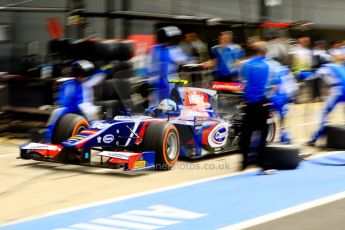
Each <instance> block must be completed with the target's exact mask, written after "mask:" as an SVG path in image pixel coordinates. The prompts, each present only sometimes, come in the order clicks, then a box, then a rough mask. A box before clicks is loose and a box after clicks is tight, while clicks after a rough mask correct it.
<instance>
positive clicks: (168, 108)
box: [158, 99, 177, 113]
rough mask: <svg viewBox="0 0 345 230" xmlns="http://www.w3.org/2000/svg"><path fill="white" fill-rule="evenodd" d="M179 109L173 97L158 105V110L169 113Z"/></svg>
mask: <svg viewBox="0 0 345 230" xmlns="http://www.w3.org/2000/svg"><path fill="white" fill-rule="evenodd" d="M175 110H177V105H176V103H175V102H174V101H173V100H171V99H164V100H163V101H161V102H160V103H159V105H158V112H160V113H168V112H172V111H175Z"/></svg>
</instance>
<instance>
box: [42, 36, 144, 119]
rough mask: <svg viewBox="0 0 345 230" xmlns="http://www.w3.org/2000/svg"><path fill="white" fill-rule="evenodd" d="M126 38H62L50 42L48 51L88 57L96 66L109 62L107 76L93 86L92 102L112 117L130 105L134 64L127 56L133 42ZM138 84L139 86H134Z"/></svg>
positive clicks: (70, 57) (74, 57) (65, 57)
mask: <svg viewBox="0 0 345 230" xmlns="http://www.w3.org/2000/svg"><path fill="white" fill-rule="evenodd" d="M133 45H134V44H133V42H132V41H129V40H101V39H82V40H76V41H73V40H71V39H68V38H61V39H56V40H52V41H50V42H49V45H48V47H49V53H51V54H52V53H54V54H55V55H58V56H60V57H61V58H62V59H63V60H70V61H68V62H69V63H71V61H74V60H88V61H91V62H92V63H94V64H95V66H96V68H100V67H102V66H103V65H107V64H112V66H113V68H112V70H111V72H110V73H109V74H108V75H107V77H106V80H105V81H104V82H103V83H101V84H100V85H98V86H96V87H95V90H94V92H95V94H94V95H95V104H96V105H99V106H101V107H102V114H105V113H106V114H107V116H108V117H113V116H114V115H116V114H118V113H119V112H120V111H121V110H123V109H124V108H132V107H133V103H132V100H131V98H132V96H131V95H132V94H134V92H133V85H134V84H135V83H136V82H137V81H136V80H135V78H134V71H133V66H132V64H131V63H130V62H129V59H131V58H132V56H133V53H134V52H133V51H134V46H133ZM135 88H139V89H140V87H135Z"/></svg>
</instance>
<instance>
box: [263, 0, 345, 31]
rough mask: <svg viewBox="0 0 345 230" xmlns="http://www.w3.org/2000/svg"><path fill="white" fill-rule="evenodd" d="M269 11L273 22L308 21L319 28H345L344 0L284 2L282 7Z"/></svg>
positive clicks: (284, 0)
mask: <svg viewBox="0 0 345 230" xmlns="http://www.w3.org/2000/svg"><path fill="white" fill-rule="evenodd" d="M269 9H270V10H269V15H270V16H271V17H272V20H279V19H280V20H291V21H298V20H307V21H311V22H314V23H316V24H318V25H319V26H335V27H340V26H344V20H345V16H344V12H345V1H343V0H327V1H324V0H300V1H294V0H283V1H282V5H280V6H273V7H270V8H269Z"/></svg>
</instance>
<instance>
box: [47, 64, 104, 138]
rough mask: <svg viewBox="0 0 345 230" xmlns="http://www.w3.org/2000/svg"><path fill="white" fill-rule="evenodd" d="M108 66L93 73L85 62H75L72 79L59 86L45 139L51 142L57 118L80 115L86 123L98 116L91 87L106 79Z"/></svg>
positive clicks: (92, 69) (91, 67)
mask: <svg viewBox="0 0 345 230" xmlns="http://www.w3.org/2000/svg"><path fill="white" fill-rule="evenodd" d="M109 68H110V66H104V67H102V68H101V70H99V71H97V72H96V73H94V74H92V73H93V72H94V71H95V67H94V65H93V64H92V63H91V62H89V61H86V60H81V61H76V62H74V63H73V64H72V66H71V75H72V76H73V77H74V78H73V79H69V80H67V81H65V82H63V83H62V84H61V85H60V86H59V92H58V96H57V103H58V105H59V106H60V107H59V108H57V109H55V110H53V112H52V113H51V115H50V117H49V120H48V122H47V129H48V131H47V132H46V135H45V138H46V139H47V140H51V138H52V134H53V129H54V127H55V125H56V123H57V122H58V120H59V118H61V117H62V116H63V115H66V114H67V113H76V114H82V115H84V116H85V117H86V119H87V120H88V121H91V120H94V119H96V118H97V115H98V114H99V107H98V106H96V105H94V103H93V87H94V86H96V85H98V84H100V83H101V82H102V81H103V80H104V79H105V77H106V73H107V72H108V71H109Z"/></svg>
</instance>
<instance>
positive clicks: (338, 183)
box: [2, 153, 345, 230]
mask: <svg viewBox="0 0 345 230" xmlns="http://www.w3.org/2000/svg"><path fill="white" fill-rule="evenodd" d="M339 164H340V165H341V164H345V153H339V154H335V155H332V156H326V157H322V158H317V159H313V160H309V161H305V162H302V163H301V165H300V167H299V169H297V170H291V171H290V170H288V171H279V172H278V174H276V175H272V176H259V175H257V174H258V173H257V172H250V173H245V174H241V175H237V176H229V177H225V178H222V179H216V180H213V181H207V182H203V183H200V184H194V185H190V186H186V187H180V188H176V189H172V190H168V191H163V192H158V193H153V194H149V195H145V196H140V197H136V198H131V199H127V200H121V201H116V202H112V203H109V204H102V205H98V206H94V207H89V208H85V209H81V210H76V211H71V212H66V213H62V214H56V215H53V216H48V217H44V218H40V219H35V220H31V221H26V222H22V223H18V224H13V225H9V226H6V227H3V228H2V229H4V230H5V229H6V230H18V229H56V228H68V226H71V225H73V224H77V223H89V222H90V221H91V220H93V219H96V218H107V217H109V216H112V215H115V214H120V213H124V212H128V211H131V210H134V209H135V210H138V209H140V210H145V209H147V207H149V206H152V205H157V204H160V205H166V206H170V207H175V208H178V209H184V210H188V211H192V212H196V213H203V214H207V215H206V216H203V217H200V218H195V219H190V220H185V221H182V222H180V223H177V224H174V225H169V226H166V227H165V228H164V229H216V228H219V227H223V226H227V225H231V224H236V223H239V222H242V221H246V220H249V219H252V218H256V217H259V216H262V215H266V214H269V213H273V212H276V211H279V210H282V209H286V208H289V207H292V206H296V205H299V204H303V203H306V202H309V201H313V200H316V199H320V198H322V197H326V196H330V195H333V194H336V193H339V192H343V191H345V180H344V178H345V168H343V167H337V165H339ZM129 182H130V181H129ZM71 229H72V228H71Z"/></svg>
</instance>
